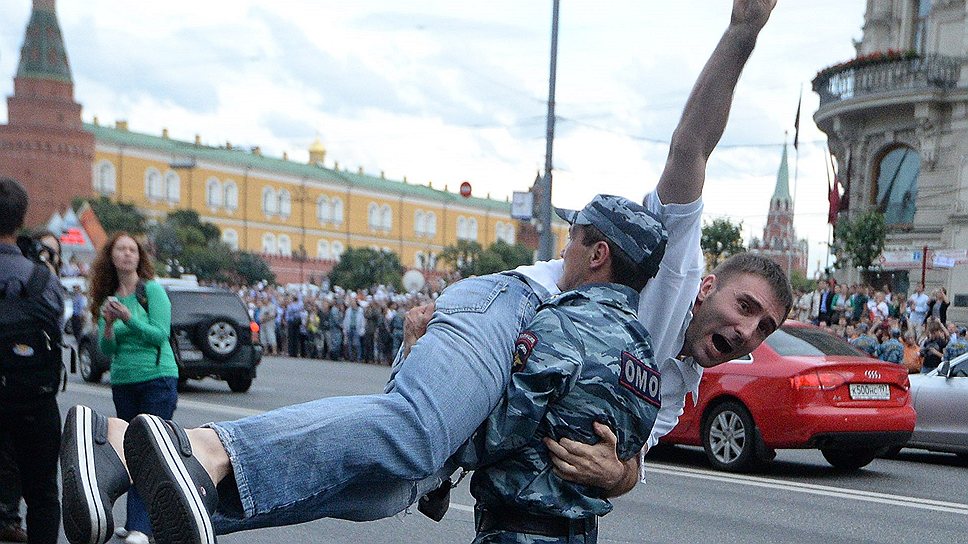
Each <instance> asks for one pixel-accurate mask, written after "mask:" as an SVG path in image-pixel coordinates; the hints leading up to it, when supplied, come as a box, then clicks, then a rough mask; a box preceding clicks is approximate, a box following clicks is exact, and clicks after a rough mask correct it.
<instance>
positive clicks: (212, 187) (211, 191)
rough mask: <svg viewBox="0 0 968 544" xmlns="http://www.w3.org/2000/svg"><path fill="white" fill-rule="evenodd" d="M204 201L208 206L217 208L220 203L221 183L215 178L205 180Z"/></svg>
mask: <svg viewBox="0 0 968 544" xmlns="http://www.w3.org/2000/svg"><path fill="white" fill-rule="evenodd" d="M205 203H206V204H208V207H209V208H218V207H220V206H221V205H222V183H221V182H219V180H217V179H215V178H208V181H206V182H205Z"/></svg>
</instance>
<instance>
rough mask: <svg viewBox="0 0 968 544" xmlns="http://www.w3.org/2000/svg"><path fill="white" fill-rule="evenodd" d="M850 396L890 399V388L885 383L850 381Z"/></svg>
mask: <svg viewBox="0 0 968 544" xmlns="http://www.w3.org/2000/svg"><path fill="white" fill-rule="evenodd" d="M850 398H852V399H854V400H891V388H890V387H889V386H888V385H887V384H886V383H852V384H850Z"/></svg>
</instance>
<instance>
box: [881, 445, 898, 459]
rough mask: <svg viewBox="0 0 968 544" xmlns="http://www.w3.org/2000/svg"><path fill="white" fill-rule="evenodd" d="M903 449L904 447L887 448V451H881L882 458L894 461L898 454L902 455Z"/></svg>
mask: <svg viewBox="0 0 968 544" xmlns="http://www.w3.org/2000/svg"><path fill="white" fill-rule="evenodd" d="M903 448H904V446H892V447H890V448H887V449H886V450H883V451H881V452H880V456H881V457H883V458H884V459H894V458H895V457H897V454H899V453H901V450H902V449H903Z"/></svg>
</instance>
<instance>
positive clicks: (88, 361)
mask: <svg viewBox="0 0 968 544" xmlns="http://www.w3.org/2000/svg"><path fill="white" fill-rule="evenodd" d="M77 366H78V369H79V370H80V373H81V378H82V379H83V380H84V381H86V382H91V383H100V381H101V374H102V372H98V371H96V370H94V353H93V352H92V349H91V344H89V343H87V342H84V343H82V344H81V345H80V346H79V347H78V348H77Z"/></svg>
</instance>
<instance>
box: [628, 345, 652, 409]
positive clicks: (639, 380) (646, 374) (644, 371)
mask: <svg viewBox="0 0 968 544" xmlns="http://www.w3.org/2000/svg"><path fill="white" fill-rule="evenodd" d="M618 381H619V383H620V384H622V387H624V388H626V389H628V390H629V391H631V392H632V393H633V394H634V395H635V396H637V397H639V398H640V399H642V400H644V401H645V402H648V403H649V404H651V405H653V406H655V407H656V408H660V407H661V406H662V395H661V393H660V392H659V389H660V388H659V385H660V382H659V371H658V370H656V369H654V368H652V367H651V366H649V365H647V364H645V363H643V362H642V361H640V360H638V359H637V358H636V357H635V356H634V355H632V354H631V353H629V352H627V351H623V352H622V367H621V374H619V377H618Z"/></svg>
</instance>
